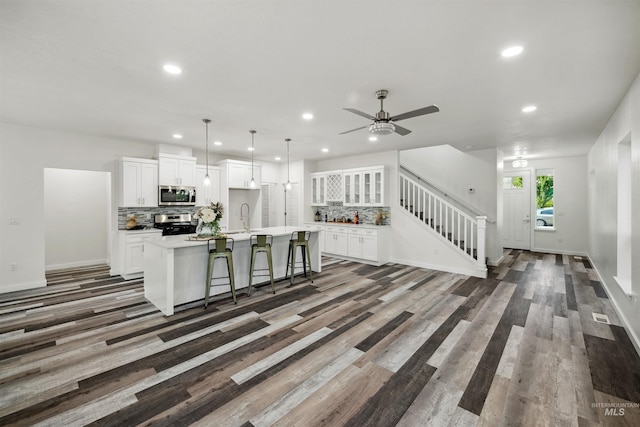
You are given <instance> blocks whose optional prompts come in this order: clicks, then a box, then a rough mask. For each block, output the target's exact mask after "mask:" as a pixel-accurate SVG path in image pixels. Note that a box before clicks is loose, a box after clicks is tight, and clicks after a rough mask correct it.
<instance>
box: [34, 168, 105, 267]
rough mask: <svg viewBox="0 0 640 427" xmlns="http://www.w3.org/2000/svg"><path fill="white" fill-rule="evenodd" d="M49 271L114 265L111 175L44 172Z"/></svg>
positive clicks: (47, 169) (81, 172)
mask: <svg viewBox="0 0 640 427" xmlns="http://www.w3.org/2000/svg"><path fill="white" fill-rule="evenodd" d="M44 221H45V224H44V229H45V236H44V240H45V271H50V270H60V269H69V268H75V267H86V266H93V265H110V264H111V238H110V236H111V173H109V172H96V171H83V170H72V169H54V168H45V169H44Z"/></svg>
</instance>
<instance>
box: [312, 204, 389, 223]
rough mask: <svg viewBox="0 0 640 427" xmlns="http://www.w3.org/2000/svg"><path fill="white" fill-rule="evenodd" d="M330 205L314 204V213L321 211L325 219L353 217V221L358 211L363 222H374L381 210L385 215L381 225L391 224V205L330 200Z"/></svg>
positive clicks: (322, 218)
mask: <svg viewBox="0 0 640 427" xmlns="http://www.w3.org/2000/svg"><path fill="white" fill-rule="evenodd" d="M329 203H330V204H329V206H314V207H313V213H314V215H315V214H316V212H319V213H320V220H321V221H324V220H325V215H326V218H327V219H328V220H329V221H331V220H334V219H337V220H340V218H342V217H345V218H346V219H351V220H352V221H353V216H354V215H355V213H356V212H358V217H359V218H360V223H361V224H374V222H375V216H376V214H377V213H378V212H381V213H382V215H383V220H382V224H381V225H391V219H390V214H391V209H390V208H389V206H381V207H365V206H342V203H341V202H334V203H331V202H329Z"/></svg>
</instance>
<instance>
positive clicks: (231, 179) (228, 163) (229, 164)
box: [217, 160, 262, 190]
mask: <svg viewBox="0 0 640 427" xmlns="http://www.w3.org/2000/svg"><path fill="white" fill-rule="evenodd" d="M217 165H219V166H220V169H221V172H222V174H223V175H224V174H226V183H227V187H228V188H236V189H247V190H259V189H260V185H261V176H262V166H260V165H256V164H254V165H253V167H252V165H251V163H250V162H242V161H239V160H223V161H222V162H219V163H217ZM251 178H253V180H254V181H255V183H256V185H255V187H251V186H250V185H249V184H250V183H251ZM224 181H225V179H224V178H223V182H224Z"/></svg>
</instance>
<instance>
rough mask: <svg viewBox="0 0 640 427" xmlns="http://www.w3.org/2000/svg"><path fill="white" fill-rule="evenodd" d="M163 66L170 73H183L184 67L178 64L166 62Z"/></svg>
mask: <svg viewBox="0 0 640 427" xmlns="http://www.w3.org/2000/svg"><path fill="white" fill-rule="evenodd" d="M162 68H163V69H164V70H165V71H166V72H167V73H169V74H180V73H182V69H181V68H180V67H178V66H177V65H173V64H164V67H162Z"/></svg>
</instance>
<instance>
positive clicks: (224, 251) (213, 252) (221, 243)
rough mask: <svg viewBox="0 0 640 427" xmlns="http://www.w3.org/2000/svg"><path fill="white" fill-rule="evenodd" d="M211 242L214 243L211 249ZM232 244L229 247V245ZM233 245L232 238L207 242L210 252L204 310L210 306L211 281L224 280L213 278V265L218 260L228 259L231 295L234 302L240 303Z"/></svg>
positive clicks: (220, 238)
mask: <svg viewBox="0 0 640 427" xmlns="http://www.w3.org/2000/svg"><path fill="white" fill-rule="evenodd" d="M211 242H214V245H213V247H211ZM229 243H230V244H231V246H230V247H229V246H228V244H229ZM233 244H234V240H233V239H232V238H230V237H217V238H215V239H211V240H208V241H207V250H208V251H209V263H208V266H207V284H206V291H205V294H204V308H207V305H209V294H210V292H211V280H213V279H222V278H224V276H222V277H211V276H212V275H213V263H214V261H215V260H216V259H218V258H226V259H227V271H228V272H229V276H228V277H229V284H230V285H231V295H232V296H233V302H234V303H235V304H237V303H238V301H237V299H236V285H235V281H234V276H233Z"/></svg>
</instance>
